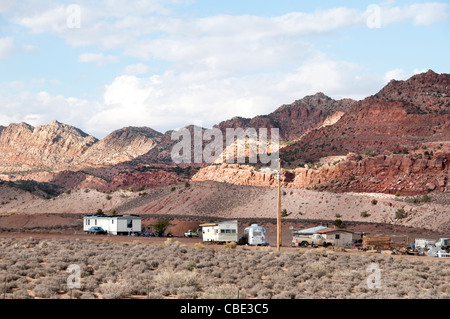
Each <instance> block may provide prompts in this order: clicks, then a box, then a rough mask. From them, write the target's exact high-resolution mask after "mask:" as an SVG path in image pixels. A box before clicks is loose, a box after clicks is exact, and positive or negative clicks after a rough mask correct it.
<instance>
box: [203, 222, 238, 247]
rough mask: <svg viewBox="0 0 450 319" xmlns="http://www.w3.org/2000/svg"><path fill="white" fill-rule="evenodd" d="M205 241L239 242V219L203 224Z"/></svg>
mask: <svg viewBox="0 0 450 319" xmlns="http://www.w3.org/2000/svg"><path fill="white" fill-rule="evenodd" d="M200 227H202V237H203V241H209V242H232V241H234V242H237V240H238V222H237V220H230V221H224V222H219V223H209V224H202V225H200Z"/></svg>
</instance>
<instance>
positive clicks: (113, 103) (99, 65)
mask: <svg viewBox="0 0 450 319" xmlns="http://www.w3.org/2000/svg"><path fill="white" fill-rule="evenodd" d="M449 35H450V3H449V2H447V1H440V2H439V1H437V2H428V1H406V0H404V1H392V0H388V1H383V2H375V1H340V2H338V1H331V0H329V1H299V0H276V1H275V0H273V1H262V0H239V1H237V0H227V1H223V0H147V1H143V0H98V1H87V0H72V1H55V0H41V1H34V0H22V1H15V0H14V1H13V0H0V125H4V126H7V125H9V124H10V123H20V122H26V123H28V124H31V125H34V126H37V125H45V124H49V123H51V122H52V121H53V120H58V121H59V122H62V123H66V124H70V125H73V126H76V127H78V128H80V129H82V130H83V131H85V132H86V133H88V134H91V135H93V136H95V137H97V138H103V137H104V136H106V135H107V134H109V133H111V132H112V131H114V130H116V129H120V128H122V127H127V126H147V127H151V128H153V129H155V130H158V131H160V132H162V133H164V132H165V131H167V130H171V129H177V128H181V127H184V126H187V125H190V124H195V125H201V126H203V127H212V126H213V125H214V124H218V123H219V122H221V121H224V120H227V119H230V118H232V117H234V116H242V117H253V116H256V115H262V114H268V113H271V112H273V111H274V110H276V109H277V108H278V107H279V106H281V105H283V104H290V103H293V102H294V101H295V100H298V99H301V98H303V97H305V96H307V95H313V94H315V93H317V92H322V93H324V94H326V95H328V96H330V97H332V98H334V99H342V98H353V99H356V100H360V99H363V98H365V97H367V96H370V95H372V94H375V93H377V92H378V91H379V90H380V89H381V88H382V87H383V86H384V85H386V84H387V83H388V82H389V81H390V80H392V79H396V80H406V79H408V78H409V77H411V76H412V75H414V74H417V73H421V72H426V71H427V70H429V69H432V70H434V71H435V72H437V73H449V70H450V59H449V58H448V52H450V41H449V38H450V36H449Z"/></svg>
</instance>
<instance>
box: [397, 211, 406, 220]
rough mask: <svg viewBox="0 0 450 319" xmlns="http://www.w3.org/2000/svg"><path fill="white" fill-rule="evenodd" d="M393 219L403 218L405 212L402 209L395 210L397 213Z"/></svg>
mask: <svg viewBox="0 0 450 319" xmlns="http://www.w3.org/2000/svg"><path fill="white" fill-rule="evenodd" d="M395 218H396V219H402V218H405V210H404V209H403V208H400V209H397V211H396V212H395Z"/></svg>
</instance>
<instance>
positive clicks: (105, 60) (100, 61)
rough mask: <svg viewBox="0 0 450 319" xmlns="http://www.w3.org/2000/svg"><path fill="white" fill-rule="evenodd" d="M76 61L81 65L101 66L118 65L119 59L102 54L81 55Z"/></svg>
mask: <svg viewBox="0 0 450 319" xmlns="http://www.w3.org/2000/svg"><path fill="white" fill-rule="evenodd" d="M78 61H80V62H82V63H91V62H92V63H95V64H97V65H98V66H103V65H107V64H111V63H118V62H119V57H118V56H114V55H103V53H83V54H81V55H80V56H79V57H78Z"/></svg>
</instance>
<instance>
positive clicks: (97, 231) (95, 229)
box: [88, 226, 108, 235]
mask: <svg viewBox="0 0 450 319" xmlns="http://www.w3.org/2000/svg"><path fill="white" fill-rule="evenodd" d="M88 233H89V234H94V235H97V234H103V235H104V234H107V233H108V232H107V231H106V230H104V229H103V228H101V227H100V226H92V227H91V228H89V230H88Z"/></svg>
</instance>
